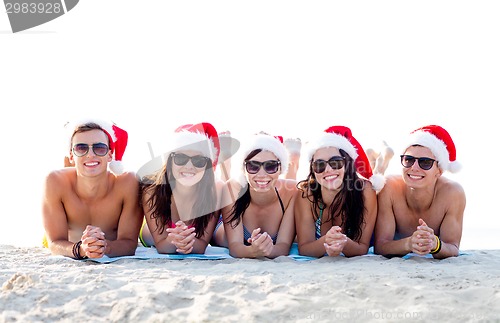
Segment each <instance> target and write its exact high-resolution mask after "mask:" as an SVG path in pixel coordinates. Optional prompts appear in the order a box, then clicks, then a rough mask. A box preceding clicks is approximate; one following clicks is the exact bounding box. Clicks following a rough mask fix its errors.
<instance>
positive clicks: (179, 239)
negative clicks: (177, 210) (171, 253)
mask: <svg viewBox="0 0 500 323" xmlns="http://www.w3.org/2000/svg"><path fill="white" fill-rule="evenodd" d="M167 232H168V233H169V237H171V239H172V240H171V242H172V244H173V245H174V246H175V247H176V248H177V249H176V250H175V251H176V252H178V253H183V254H188V253H191V252H192V251H193V247H194V242H195V241H196V233H195V232H194V227H191V228H190V227H188V226H187V225H186V224H185V223H184V222H183V221H177V222H176V223H175V227H174V228H167Z"/></svg>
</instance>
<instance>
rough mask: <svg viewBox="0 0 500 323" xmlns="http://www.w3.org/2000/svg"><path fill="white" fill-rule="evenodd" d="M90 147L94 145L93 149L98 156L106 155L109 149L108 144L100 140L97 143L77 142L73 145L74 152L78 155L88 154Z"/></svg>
mask: <svg viewBox="0 0 500 323" xmlns="http://www.w3.org/2000/svg"><path fill="white" fill-rule="evenodd" d="M90 147H92V151H93V152H94V154H95V155H96V156H100V157H102V156H106V154H107V153H108V151H109V147H108V145H106V144H105V143H102V142H99V143H97V144H93V145H88V144H76V145H74V146H73V154H75V156H77V157H83V156H85V155H87V154H88V152H89V150H90Z"/></svg>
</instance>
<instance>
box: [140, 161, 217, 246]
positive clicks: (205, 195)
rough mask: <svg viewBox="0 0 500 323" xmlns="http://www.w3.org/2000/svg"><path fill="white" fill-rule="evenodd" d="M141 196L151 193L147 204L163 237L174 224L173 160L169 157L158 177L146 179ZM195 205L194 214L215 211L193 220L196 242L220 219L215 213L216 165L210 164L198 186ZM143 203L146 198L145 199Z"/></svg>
mask: <svg viewBox="0 0 500 323" xmlns="http://www.w3.org/2000/svg"><path fill="white" fill-rule="evenodd" d="M140 183H141V193H142V194H144V193H146V192H147V193H150V197H149V198H148V199H147V201H146V203H147V205H148V206H149V207H150V208H151V210H152V211H151V218H152V219H155V223H156V226H157V227H158V228H159V233H160V234H161V233H163V232H164V231H165V227H167V226H170V225H171V224H172V212H171V209H170V207H171V205H172V191H173V189H174V188H175V184H176V179H175V178H174V176H173V174H172V156H171V155H169V156H168V159H167V162H166V163H165V164H164V165H163V167H162V168H161V170H160V171H158V172H157V173H156V174H154V175H152V176H149V177H145V178H142V179H141V180H140ZM193 199H195V203H194V206H193V209H192V210H191V214H201V213H202V212H203V210H214V211H213V212H211V213H207V214H203V215H202V216H198V217H195V218H194V219H193V225H194V228H195V232H196V238H200V237H202V236H203V234H204V232H205V229H206V228H207V225H208V223H209V222H210V220H211V218H212V217H215V216H216V215H217V212H216V211H215V208H216V201H217V192H216V189H215V175H214V172H213V171H212V161H209V162H207V165H206V166H205V171H204V174H203V177H202V179H201V180H200V182H199V183H198V184H196V192H195V193H194V195H193ZM140 200H141V201H142V196H141V199H140Z"/></svg>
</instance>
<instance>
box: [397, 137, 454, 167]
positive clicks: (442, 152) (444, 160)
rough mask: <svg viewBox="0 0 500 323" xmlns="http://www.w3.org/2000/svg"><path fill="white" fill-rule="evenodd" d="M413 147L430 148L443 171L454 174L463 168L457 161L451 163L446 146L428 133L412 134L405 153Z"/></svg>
mask: <svg viewBox="0 0 500 323" xmlns="http://www.w3.org/2000/svg"><path fill="white" fill-rule="evenodd" d="M413 145H420V146H423V147H427V148H429V149H430V150H431V152H432V154H433V155H434V157H436V160H437V161H438V167H439V168H441V169H442V170H443V171H450V172H452V173H454V172H458V171H459V170H460V169H461V168H462V167H461V164H460V163H459V162H457V161H454V162H451V163H450V155H449V153H448V150H447V149H446V144H445V143H444V142H443V141H442V140H440V139H439V138H437V137H436V136H434V135H433V134H431V133H429V132H427V131H415V132H413V133H411V134H410V138H409V141H408V144H407V145H406V146H405V149H404V151H403V153H404V152H405V151H406V150H407V149H408V147H410V146H413Z"/></svg>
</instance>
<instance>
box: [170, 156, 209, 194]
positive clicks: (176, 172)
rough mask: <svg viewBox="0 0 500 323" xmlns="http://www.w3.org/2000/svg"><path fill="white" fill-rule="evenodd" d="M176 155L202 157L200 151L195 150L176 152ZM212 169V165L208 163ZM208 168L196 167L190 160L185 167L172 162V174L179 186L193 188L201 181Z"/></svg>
mask: <svg viewBox="0 0 500 323" xmlns="http://www.w3.org/2000/svg"><path fill="white" fill-rule="evenodd" d="M176 153H182V154H185V155H187V156H189V157H192V156H197V155H201V153H200V152H199V151H195V150H183V151H176ZM208 166H209V167H210V163H208ZM205 169H206V167H201V168H198V167H195V166H194V165H193V162H192V160H189V161H188V162H187V163H186V164H185V165H182V166H179V165H177V164H176V163H174V162H172V174H173V176H174V178H175V180H176V184H177V185H183V186H193V185H195V184H197V183H199V182H200V181H201V179H202V178H203V175H204V173H205Z"/></svg>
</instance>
